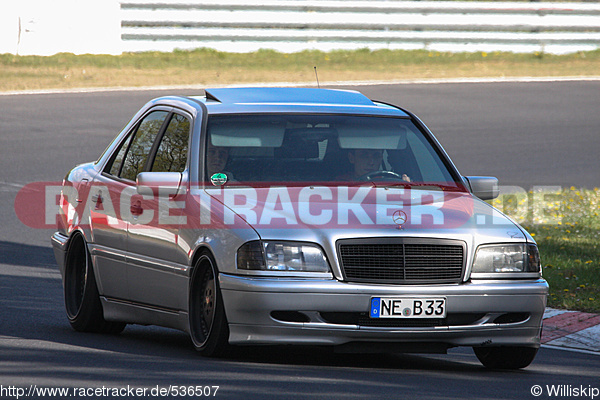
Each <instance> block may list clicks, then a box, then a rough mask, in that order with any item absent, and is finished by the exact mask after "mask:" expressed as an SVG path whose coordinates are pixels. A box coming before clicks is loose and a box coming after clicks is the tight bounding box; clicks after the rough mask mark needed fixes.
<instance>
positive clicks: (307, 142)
mask: <svg viewBox="0 0 600 400" xmlns="http://www.w3.org/2000/svg"><path fill="white" fill-rule="evenodd" d="M207 137H208V142H207V144H206V157H205V172H206V173H205V176H206V178H207V179H209V180H210V181H213V184H214V180H215V179H216V178H219V177H221V178H224V179H225V180H227V181H229V182H236V183H242V184H253V183H261V182H281V183H287V184H296V183H302V184H310V183H313V182H315V183H317V182H320V183H322V182H338V183H340V184H364V183H365V182H371V183H373V184H375V183H380V182H383V183H384V184H385V185H395V184H398V185H411V186H412V185H424V184H433V185H444V186H449V187H454V188H458V187H459V186H460V185H458V184H457V183H456V182H455V180H454V178H453V176H452V174H451V173H450V171H449V169H448V167H447V166H446V165H445V163H444V162H443V161H442V158H441V157H440V155H439V154H438V152H437V151H436V150H435V149H434V147H433V146H432V144H431V143H430V141H429V140H428V139H427V138H426V137H425V136H424V135H423V133H422V132H421V131H420V130H419V129H418V128H417V127H416V126H415V125H414V124H413V123H412V121H411V120H409V119H405V118H390V117H375V116H347V115H304V114H303V115H281V114H273V115H265V114H260V115H258V114H251V115H215V116H211V117H210V118H209V121H208V135H207Z"/></svg>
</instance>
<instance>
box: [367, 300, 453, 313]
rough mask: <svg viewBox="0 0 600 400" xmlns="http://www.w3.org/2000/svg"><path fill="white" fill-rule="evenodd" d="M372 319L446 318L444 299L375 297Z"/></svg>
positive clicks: (372, 305)
mask: <svg viewBox="0 0 600 400" xmlns="http://www.w3.org/2000/svg"><path fill="white" fill-rule="evenodd" d="M369 314H370V316H371V318H445V317H446V299H445V298H443V297H435V298H434V297H432V298H427V297H423V298H414V297H373V298H371V311H370V313H369Z"/></svg>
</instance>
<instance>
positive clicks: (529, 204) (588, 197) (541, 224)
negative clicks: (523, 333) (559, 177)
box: [492, 187, 600, 313]
mask: <svg viewBox="0 0 600 400" xmlns="http://www.w3.org/2000/svg"><path fill="white" fill-rule="evenodd" d="M492 204H493V205H494V206H495V207H497V208H499V209H500V210H502V211H504V212H505V213H506V214H508V215H510V216H512V217H513V218H515V219H516V220H517V221H518V222H521V223H522V224H523V226H524V227H525V229H527V230H528V231H529V233H531V235H532V236H533V237H534V238H535V240H536V241H537V243H538V246H539V249H540V256H541V260H542V265H543V274H544V278H545V279H546V280H547V281H548V284H549V285H550V296H549V297H548V305H549V306H550V307H555V308H566V309H569V310H579V311H587V312H595V313H600V189H599V188H596V189H593V190H586V189H577V188H575V187H571V188H568V189H563V190H561V191H559V192H553V193H546V194H541V193H533V192H530V193H528V195H524V194H521V195H514V194H513V195H508V196H506V195H505V196H501V197H499V198H498V199H496V200H494V201H493V203H492Z"/></svg>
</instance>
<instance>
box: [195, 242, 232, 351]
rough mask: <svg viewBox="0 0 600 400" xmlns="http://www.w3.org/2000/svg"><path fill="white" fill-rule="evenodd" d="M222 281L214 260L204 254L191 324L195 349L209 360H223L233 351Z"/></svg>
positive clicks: (197, 270) (199, 263)
mask: <svg viewBox="0 0 600 400" xmlns="http://www.w3.org/2000/svg"><path fill="white" fill-rule="evenodd" d="M218 277H219V273H218V270H217V267H216V263H215V261H214V259H213V258H212V257H211V256H210V254H207V253H205V254H203V255H202V256H201V257H200V258H199V259H198V261H197V262H196V265H195V267H194V271H193V272H192V279H191V284H190V303H189V324H190V337H191V339H192V343H193V344H194V347H195V348H196V350H198V351H199V352H200V353H201V354H202V355H203V356H207V357H218V356H222V355H224V354H225V353H226V352H227V350H228V348H229V342H228V341H229V326H228V324H227V318H226V317H225V308H224V307H223V297H222V296H221V289H220V287H219V280H218Z"/></svg>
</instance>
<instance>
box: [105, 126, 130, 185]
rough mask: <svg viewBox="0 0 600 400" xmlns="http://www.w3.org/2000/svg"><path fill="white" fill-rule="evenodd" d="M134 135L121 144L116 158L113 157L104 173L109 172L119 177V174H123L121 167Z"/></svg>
mask: <svg viewBox="0 0 600 400" xmlns="http://www.w3.org/2000/svg"><path fill="white" fill-rule="evenodd" d="M132 136H133V135H129V136H128V137H127V139H126V140H125V141H124V142H123V143H121V146H120V147H119V150H117V154H116V156H113V158H112V160H111V161H110V162H109V164H108V165H107V166H106V168H105V169H104V172H108V173H109V174H111V175H114V176H119V172H121V165H122V164H123V159H124V158H125V152H126V151H127V148H128V147H129V142H131V137H132Z"/></svg>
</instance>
